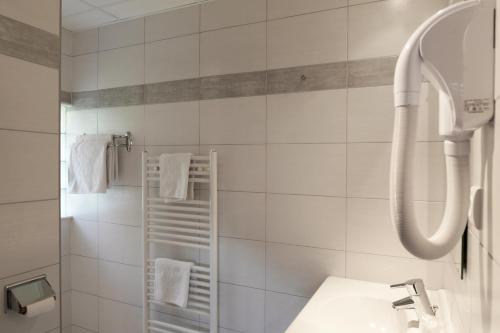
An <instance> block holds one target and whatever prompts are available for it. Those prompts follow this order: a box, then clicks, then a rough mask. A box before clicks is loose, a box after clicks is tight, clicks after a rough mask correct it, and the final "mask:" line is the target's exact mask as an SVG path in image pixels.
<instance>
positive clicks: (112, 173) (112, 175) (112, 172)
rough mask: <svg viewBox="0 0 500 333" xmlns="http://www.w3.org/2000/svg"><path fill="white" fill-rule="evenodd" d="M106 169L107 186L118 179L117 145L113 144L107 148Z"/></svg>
mask: <svg viewBox="0 0 500 333" xmlns="http://www.w3.org/2000/svg"><path fill="white" fill-rule="evenodd" d="M106 168H107V170H108V188H109V187H111V186H112V185H113V184H114V183H115V182H116V181H117V180H118V147H116V146H114V147H112V148H111V149H108V159H107V166H106Z"/></svg>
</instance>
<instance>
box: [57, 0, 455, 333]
mask: <svg viewBox="0 0 500 333" xmlns="http://www.w3.org/2000/svg"><path fill="white" fill-rule="evenodd" d="M446 3H447V1H437V0H419V1H403V0H384V1H352V0H351V1H349V5H352V6H349V7H347V6H346V5H347V4H348V3H347V1H346V0H343V1H342V0H332V1H321V2H320V1H300V0H299V1H293V0H267V1H266V0H253V1H249V0H218V1H215V2H212V3H210V4H207V5H204V6H202V7H201V8H200V7H191V8H188V9H183V10H181V11H176V12H171V13H165V14H160V15H157V16H152V17H147V18H146V19H136V20H133V21H129V22H124V23H119V24H115V25H111V26H107V27H103V28H100V29H95V30H90V31H86V32H82V33H76V34H74V35H73V54H72V57H68V59H67V60H66V62H67V63H71V65H68V67H67V68H72V71H71V72H72V76H73V81H72V87H71V88H72V90H73V91H75V92H82V91H93V90H98V89H105V88H113V87H121V86H130V85H141V84H148V83H153V82H159V81H173V80H181V79H187V78H197V77H200V76H201V77H203V76H211V75H221V74H234V73H242V72H251V71H263V70H272V69H278V68H288V67H296V66H305V65H314V64H321V63H331V62H345V61H355V60H365V59H370V58H379V57H387V56H395V55H397V54H398V53H399V51H400V48H401V47H402V45H403V43H404V41H405V40H406V38H407V37H408V36H409V34H410V33H411V32H412V31H413V29H415V28H416V27H417V26H418V24H419V23H420V22H421V21H423V20H424V19H425V18H426V17H428V16H430V15H431V14H432V13H434V12H436V11H437V10H438V9H440V8H442V7H443V6H445V5H446ZM63 71H64V69H63ZM365 71H370V68H367V69H365ZM63 76H64V75H63ZM391 89H392V87H391V86H390V85H376V86H373V85H370V83H369V82H361V83H360V84H358V85H357V86H356V87H352V86H351V87H349V88H347V85H346V88H345V89H335V90H319V91H309V92H295V93H289V94H276V95H259V96H250V97H248V96H247V97H237V98H224V99H211V100H202V101H198V100H195V101H188V102H179V103H167V104H148V105H138V106H137V105H136V106H126V107H111V108H92V109H86V110H74V111H69V112H68V113H67V133H68V140H67V141H68V142H71V136H74V135H78V134H81V133H110V132H124V131H127V130H130V131H131V132H132V134H133V135H134V139H135V147H134V150H133V152H131V153H126V152H123V153H122V154H121V159H122V161H121V162H122V164H121V175H120V181H119V185H118V186H115V187H113V188H112V189H111V190H110V191H109V192H108V193H107V194H104V195H70V196H68V198H67V200H68V212H69V214H71V215H73V216H74V217H75V220H74V223H73V224H72V226H71V274H72V284H71V288H72V292H71V295H72V305H73V318H72V319H73V321H72V323H73V325H74V327H75V328H76V327H78V330H79V332H80V331H84V332H87V331H89V332H99V333H103V332H110V333H115V332H124V333H127V332H131V333H132V332H134V333H135V332H137V331H138V330H139V327H140V314H141V309H140V307H141V265H142V263H141V254H140V252H141V250H140V248H141V247H140V224H141V215H140V192H141V188H140V185H141V184H140V152H141V151H142V150H143V149H147V150H148V151H150V152H153V153H162V152H169V151H192V152H195V153H198V152H199V153H205V152H207V151H208V149H209V148H212V147H213V148H215V149H216V150H217V151H218V152H219V154H220V159H221V162H220V169H221V172H220V183H219V190H220V191H219V198H220V207H219V210H220V221H219V222H220V232H219V236H220V239H219V240H220V257H219V264H220V272H219V273H220V275H219V278H220V285H219V287H220V289H219V290H220V304H219V307H220V320H219V325H220V326H221V327H223V328H224V329H225V332H251V333H258V332H268V333H271V332H283V331H284V329H285V328H286V327H287V325H288V323H289V322H290V321H291V320H292V319H293V317H294V316H295V315H296V314H297V313H298V311H299V310H300V309H301V308H302V306H303V305H304V304H305V303H306V302H307V300H308V298H309V297H310V296H311V295H312V294H313V292H314V291H315V289H316V288H317V287H318V286H319V284H320V283H321V282H322V281H323V280H324V278H325V277H326V276H328V275H337V276H345V277H348V278H355V279H363V280H371V281H379V282H385V283H389V282H399V281H402V280H405V279H407V278H413V277H422V278H424V279H425V280H426V282H427V285H428V286H429V287H431V288H441V287H443V285H444V284H443V283H444V281H443V277H444V272H445V269H446V265H447V264H446V259H442V260H437V261H433V262H425V261H421V260H417V259H415V258H413V257H412V256H411V255H410V254H408V253H407V252H406V251H405V250H404V249H403V248H402V247H401V245H400V244H399V241H398V240H397V238H396V236H395V234H394V232H393V231H392V227H391V224H390V221H389V216H388V210H389V208H388V171H389V155H390V141H391V136H392V126H393V124H392V122H393V109H392V92H391ZM422 101H423V104H424V105H425V107H424V109H423V111H422V117H421V122H420V125H421V126H420V129H419V135H418V140H419V143H418V145H417V153H418V158H419V161H420V162H419V163H420V166H421V167H420V168H419V170H418V175H417V177H418V178H417V179H418V181H417V183H418V186H417V190H416V198H417V199H418V203H417V204H418V206H417V207H418V213H419V215H420V216H421V217H422V219H423V220H425V221H428V224H429V225H427V226H424V227H426V228H428V229H429V231H431V230H432V228H433V225H434V224H435V222H436V221H438V220H439V219H440V217H441V212H442V209H443V200H444V195H445V190H444V165H443V156H442V144H441V142H440V140H439V138H438V136H437V129H436V124H437V115H436V112H435V107H436V96H435V93H434V92H433V91H432V90H430V89H426V90H425V93H424V95H423V97H422ZM116 325H119V326H116ZM83 329H84V330H83Z"/></svg>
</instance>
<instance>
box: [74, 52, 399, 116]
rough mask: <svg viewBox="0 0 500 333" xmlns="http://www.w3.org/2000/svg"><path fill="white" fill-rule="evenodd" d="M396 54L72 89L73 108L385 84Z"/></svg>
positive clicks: (389, 82)
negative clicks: (103, 87)
mask: <svg viewBox="0 0 500 333" xmlns="http://www.w3.org/2000/svg"><path fill="white" fill-rule="evenodd" d="M396 59H397V57H383V58H373V59H363V60H355V61H350V62H335V63H327V64H319V65H309V66H300V67H291V68H282V69H273V70H269V71H259V72H250V73H236V74H228V75H216V76H208V77H202V78H195V79H187V80H178V81H167V82H159V83H151V84H145V85H137V86H129V87H119V88H112V89H103V90H94V91H87V92H76V93H72V102H73V109H92V108H99V107H113V106H127V105H141V104H161V103H174V102H184V101H197V100H207V99H216V98H229V97H243V96H260V95H266V94H269V95H271V94H283V93H295V92H303V91H316V90H329V89H345V88H347V87H350V88H356V87H370V86H381V85H390V84H392V81H393V75H394V67H395V64H396Z"/></svg>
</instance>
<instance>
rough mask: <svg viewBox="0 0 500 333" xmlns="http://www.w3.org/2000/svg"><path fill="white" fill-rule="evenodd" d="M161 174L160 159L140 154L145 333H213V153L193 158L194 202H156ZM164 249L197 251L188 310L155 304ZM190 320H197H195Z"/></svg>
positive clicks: (215, 206) (214, 245)
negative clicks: (157, 268) (158, 266)
mask: <svg viewBox="0 0 500 333" xmlns="http://www.w3.org/2000/svg"><path fill="white" fill-rule="evenodd" d="M159 169H160V164H159V159H158V156H150V154H149V153H148V152H144V153H143V157H142V185H143V192H142V198H143V203H142V205H143V214H144V216H143V227H142V228H143V241H144V262H143V264H144V277H143V283H144V295H143V296H144V304H143V306H144V315H143V321H144V325H143V326H144V328H143V329H144V333H216V332H217V326H218V323H217V321H218V320H217V317H218V315H217V152H215V151H213V150H212V151H210V153H209V155H208V156H192V157H191V165H190V168H189V182H190V183H193V184H194V186H195V193H196V195H195V198H196V200H195V199H191V200H184V201H176V202H168V203H167V202H165V200H164V199H162V198H160V197H159V196H158V190H159V186H160V185H159V184H160V183H159V180H160V173H159ZM200 193H201V194H202V195H201V194H200ZM203 193H204V194H203ZM162 247H163V248H169V249H172V248H178V249H179V250H181V251H182V250H186V249H190V250H193V249H194V250H198V251H199V256H198V262H194V266H193V268H192V269H191V278H190V285H189V297H188V305H187V307H186V308H180V307H175V306H172V305H165V304H163V303H161V302H157V301H155V299H154V277H155V274H154V273H155V272H154V262H155V258H156V256H155V253H161V251H162ZM172 259H176V258H172ZM162 307H164V308H165V309H170V310H172V308H173V309H174V310H175V314H174V315H171V314H172V312H171V311H169V310H162ZM169 314H170V315H169ZM193 316H194V317H195V318H198V319H194V320H193ZM187 318H189V319H190V320H187Z"/></svg>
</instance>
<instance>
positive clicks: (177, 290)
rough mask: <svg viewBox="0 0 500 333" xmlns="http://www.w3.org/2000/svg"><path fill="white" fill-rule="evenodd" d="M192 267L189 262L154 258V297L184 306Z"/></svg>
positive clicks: (160, 300)
mask: <svg viewBox="0 0 500 333" xmlns="http://www.w3.org/2000/svg"><path fill="white" fill-rule="evenodd" d="M192 267H193V263H191V262H185V261H178V260H172V259H167V258H157V259H155V299H156V300H157V301H159V302H164V303H169V304H174V305H177V306H180V307H183V308H185V307H186V306H187V301H188V296H189V279H190V276H191V268H192Z"/></svg>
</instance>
